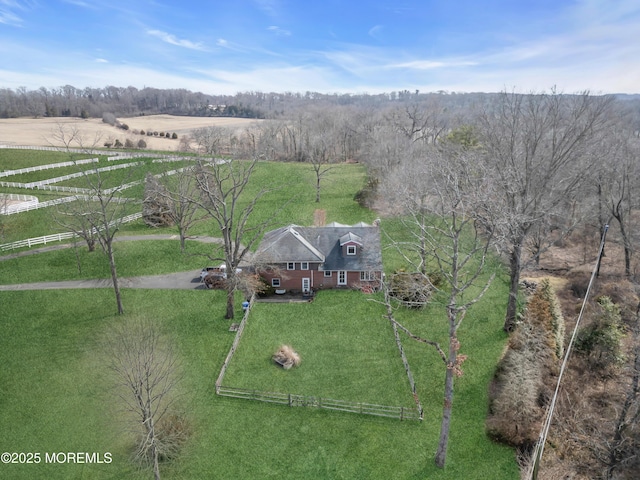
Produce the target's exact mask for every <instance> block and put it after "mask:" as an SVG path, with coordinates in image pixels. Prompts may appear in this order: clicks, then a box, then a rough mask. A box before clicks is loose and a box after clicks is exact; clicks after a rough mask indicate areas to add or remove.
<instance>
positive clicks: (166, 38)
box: [147, 30, 207, 51]
mask: <svg viewBox="0 0 640 480" xmlns="http://www.w3.org/2000/svg"><path fill="white" fill-rule="evenodd" d="M147 34H149V35H151V36H153V37H157V38H159V39H160V40H162V41H163V42H166V43H168V44H170V45H175V46H177V47H183V48H188V49H190V50H200V51H206V50H207V49H206V47H205V46H204V45H203V44H202V43H201V42H192V41H191V40H186V39H180V38H177V37H176V36H175V35H172V34H170V33H167V32H163V31H161V30H147Z"/></svg>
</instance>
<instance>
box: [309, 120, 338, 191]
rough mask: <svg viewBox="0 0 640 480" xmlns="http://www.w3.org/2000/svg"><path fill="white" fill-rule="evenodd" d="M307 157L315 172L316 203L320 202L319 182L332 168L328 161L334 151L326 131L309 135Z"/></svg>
mask: <svg viewBox="0 0 640 480" xmlns="http://www.w3.org/2000/svg"><path fill="white" fill-rule="evenodd" d="M307 151H308V153H307V157H308V159H309V163H310V164H311V166H312V168H313V172H314V174H315V187H316V203H320V182H321V181H322V179H323V178H324V177H325V176H326V175H327V174H328V173H329V172H330V171H331V170H332V169H333V168H334V167H333V166H332V165H331V164H330V163H331V160H332V156H333V155H334V152H333V151H332V146H331V139H330V138H329V136H328V134H327V132H324V131H320V132H315V133H314V134H311V135H310V138H309V145H308V147H307Z"/></svg>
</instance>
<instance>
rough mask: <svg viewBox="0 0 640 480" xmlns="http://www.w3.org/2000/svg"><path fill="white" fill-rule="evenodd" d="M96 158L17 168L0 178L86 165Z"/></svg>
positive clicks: (5, 172)
mask: <svg viewBox="0 0 640 480" xmlns="http://www.w3.org/2000/svg"><path fill="white" fill-rule="evenodd" d="M98 161H99V159H98V158H87V159H85V160H76V161H75V162H60V163H49V164H47V165H36V166H35V167H27V168H19V169H18V170H5V171H4V172H0V177H10V176H12V175H20V174H22V173H31V172H39V171H41V170H51V169H53V168H62V167H73V166H75V165H86V164H87V163H96V162H98Z"/></svg>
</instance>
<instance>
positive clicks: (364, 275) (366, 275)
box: [360, 270, 376, 282]
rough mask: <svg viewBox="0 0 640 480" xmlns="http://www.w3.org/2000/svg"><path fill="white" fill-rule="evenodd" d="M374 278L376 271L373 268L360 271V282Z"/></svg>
mask: <svg viewBox="0 0 640 480" xmlns="http://www.w3.org/2000/svg"><path fill="white" fill-rule="evenodd" d="M374 280H376V272H375V271H373V270H363V271H361V272H360V281H361V282H373V281H374Z"/></svg>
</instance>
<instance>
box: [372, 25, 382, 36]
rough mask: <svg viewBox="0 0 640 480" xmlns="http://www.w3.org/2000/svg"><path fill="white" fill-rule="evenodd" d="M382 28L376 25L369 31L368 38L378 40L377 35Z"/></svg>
mask: <svg viewBox="0 0 640 480" xmlns="http://www.w3.org/2000/svg"><path fill="white" fill-rule="evenodd" d="M383 28H384V27H383V26H382V25H376V26H374V27H371V28H370V29H369V36H370V37H373V38H378V35H379V34H380V33H381V32H382V29H383Z"/></svg>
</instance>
